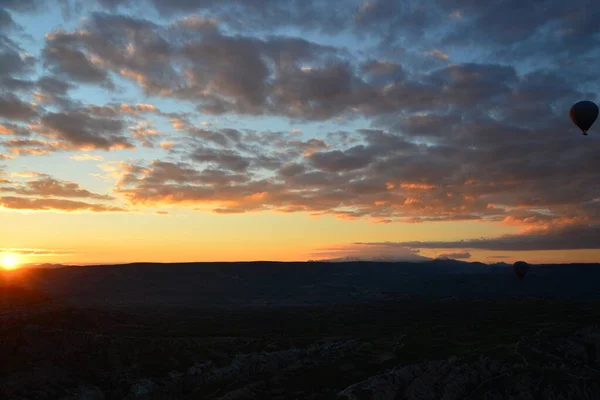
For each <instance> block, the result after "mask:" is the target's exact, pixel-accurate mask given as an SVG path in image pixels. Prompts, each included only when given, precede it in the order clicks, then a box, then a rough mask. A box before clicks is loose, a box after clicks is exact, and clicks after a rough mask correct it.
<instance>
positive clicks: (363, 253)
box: [310, 244, 431, 262]
mask: <svg viewBox="0 0 600 400" xmlns="http://www.w3.org/2000/svg"><path fill="white" fill-rule="evenodd" d="M310 256H311V257H313V258H317V259H362V260H372V259H385V260H393V261H406V262H420V261H429V260H431V258H428V257H425V256H422V255H420V254H419V250H417V249H411V248H408V247H394V248H392V247H387V246H377V245H373V246H364V245H359V244H346V245H336V246H331V247H325V248H321V249H318V250H316V251H314V252H312V253H311V254H310Z"/></svg>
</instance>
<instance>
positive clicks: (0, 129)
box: [0, 123, 31, 136]
mask: <svg viewBox="0 0 600 400" xmlns="http://www.w3.org/2000/svg"><path fill="white" fill-rule="evenodd" d="M30 134H31V131H30V130H29V129H27V128H25V127H23V126H21V125H17V124H10V123H5V124H0V135H15V136H29V135H30Z"/></svg>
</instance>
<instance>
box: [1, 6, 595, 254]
mask: <svg viewBox="0 0 600 400" xmlns="http://www.w3.org/2000/svg"><path fill="white" fill-rule="evenodd" d="M599 16H600V3H599V2H597V1H592V0H573V1H569V2H564V1H562V0H544V1H537V2H524V1H521V0H518V1H517V0H490V1H485V2H475V1H472V0H432V1H428V2H422V1H416V0H414V1H413V0H406V1H398V0H373V1H354V0H218V1H217V0H198V1H192V0H170V1H162V0H135V1H133V0H100V1H91V0H49V1H37V0H0V253H4V254H8V253H10V254H12V255H13V256H18V258H19V260H20V262H22V263H65V264H96V263H123V262H135V261H156V262H180V261H248V260H281V261H302V260H311V259H313V260H314V259H327V258H339V257H363V258H370V257H378V256H383V257H392V258H394V259H399V260H400V259H402V260H423V259H429V258H437V257H449V258H455V259H461V260H465V261H480V262H485V263H494V262H500V261H502V262H509V263H510V262H514V261H517V260H527V261H529V262H532V263H562V262H599V261H600V179H598V177H599V174H600V156H599V155H598V154H599V153H600V127H592V129H591V130H590V134H589V136H583V135H582V134H581V132H580V131H579V130H578V129H577V128H576V127H575V126H574V125H573V124H572V123H571V121H570V120H569V116H568V111H569V108H570V107H571V105H572V104H574V103H575V102H577V101H580V100H591V101H597V94H598V93H599V90H600V73H599V71H600V57H599V55H600V24H599V23H598V17H599Z"/></svg>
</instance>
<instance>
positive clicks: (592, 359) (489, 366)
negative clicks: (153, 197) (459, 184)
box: [0, 260, 600, 400]
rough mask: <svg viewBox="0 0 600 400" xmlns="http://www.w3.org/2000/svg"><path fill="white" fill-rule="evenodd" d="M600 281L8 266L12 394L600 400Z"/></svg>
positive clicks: (470, 266) (255, 266) (300, 266)
mask: <svg viewBox="0 0 600 400" xmlns="http://www.w3.org/2000/svg"><path fill="white" fill-rule="evenodd" d="M598 282H600V266H599V265H592V264H587V265H586V264H571V265H534V266H532V267H531V270H530V271H529V273H528V274H527V276H526V277H525V278H524V279H523V280H522V281H520V280H518V279H517V278H516V276H515V275H514V272H513V270H512V268H511V266H509V265H506V264H500V263H499V264H495V265H486V264H482V263H468V262H461V261H454V260H434V261H430V262H424V263H392V262H340V263H329V262H308V263H278V262H249V263H188V264H149V263H140V264H128V265H119V266H87V267H76V266H71V267H62V268H59V267H57V266H54V268H37V269H34V268H31V269H25V268H24V269H21V270H16V271H5V272H4V273H3V274H2V287H1V290H2V292H1V293H2V295H1V297H0V301H1V314H0V316H1V319H0V321H1V322H0V335H1V336H0V354H2V358H3V362H2V363H1V364H0V379H1V382H2V385H1V386H0V387H1V389H0V398H6V399H11V400H12V399H14V400H24V399H27V400H29V399H32V400H33V399H65V400H66V399H69V400H74V399H92V400H96V399H97V400H100V399H105V400H109V399H111V400H112V399H280V400H283V399H390V400H391V399H414V400H416V399H420V400H422V399H444V400H449V399H457V400H458V399H461V400H462V399H473V400H474V399H482V400H483V399H509V398H512V399H535V400H537V399H540V400H541V399H598V398H600V385H599V382H600V326H599V322H600V286H599V285H598Z"/></svg>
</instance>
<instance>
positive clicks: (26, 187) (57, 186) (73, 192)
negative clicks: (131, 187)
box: [0, 174, 114, 200]
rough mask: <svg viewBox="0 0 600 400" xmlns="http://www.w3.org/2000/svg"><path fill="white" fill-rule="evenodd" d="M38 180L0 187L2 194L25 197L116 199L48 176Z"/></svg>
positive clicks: (40, 177) (39, 177)
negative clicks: (14, 194) (8, 193)
mask: <svg viewBox="0 0 600 400" xmlns="http://www.w3.org/2000/svg"><path fill="white" fill-rule="evenodd" d="M36 176H38V178H37V179H33V180H28V181H26V182H24V183H22V184H15V185H12V186H8V187H0V192H2V191H4V192H13V193H16V194H19V195H25V196H40V197H44V198H47V197H68V198H89V199H96V200H113V199H114V197H112V196H108V195H100V194H96V193H92V192H90V191H88V190H86V189H83V188H82V187H81V186H80V185H79V184H78V183H75V182H66V181H60V180H57V179H54V178H52V177H50V176H48V175H44V174H38V175H36Z"/></svg>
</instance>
